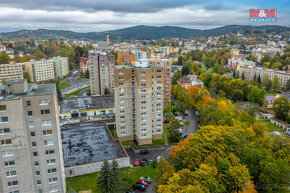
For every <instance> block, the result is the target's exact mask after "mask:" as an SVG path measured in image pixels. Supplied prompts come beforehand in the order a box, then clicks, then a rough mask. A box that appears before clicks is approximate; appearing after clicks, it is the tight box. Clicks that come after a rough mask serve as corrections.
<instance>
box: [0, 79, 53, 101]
mask: <svg viewBox="0 0 290 193" xmlns="http://www.w3.org/2000/svg"><path fill="white" fill-rule="evenodd" d="M23 82H24V80H11V81H6V83H7V84H11V83H23ZM55 87H56V86H55V84H39V85H36V84H28V90H27V91H26V92H22V93H8V92H6V90H5V86H4V85H1V86H0V91H1V93H0V101H3V100H19V99H20V98H22V97H28V96H42V95H53V94H54V92H55Z"/></svg>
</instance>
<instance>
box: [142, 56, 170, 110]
mask: <svg viewBox="0 0 290 193" xmlns="http://www.w3.org/2000/svg"><path fill="white" fill-rule="evenodd" d="M148 64H149V65H153V66H159V67H162V68H163V76H164V104H165V103H166V102H167V101H170V100H171V61H170V60H167V59H160V60H148Z"/></svg>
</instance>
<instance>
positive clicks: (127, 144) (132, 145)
mask: <svg viewBox="0 0 290 193" xmlns="http://www.w3.org/2000/svg"><path fill="white" fill-rule="evenodd" d="M121 143H122V145H123V146H124V147H129V146H131V147H133V148H134V149H138V147H137V145H136V144H135V143H134V142H133V141H123V142H121Z"/></svg>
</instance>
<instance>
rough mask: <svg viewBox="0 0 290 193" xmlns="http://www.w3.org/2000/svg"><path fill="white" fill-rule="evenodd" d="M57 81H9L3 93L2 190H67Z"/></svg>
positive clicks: (0, 108)
mask: <svg viewBox="0 0 290 193" xmlns="http://www.w3.org/2000/svg"><path fill="white" fill-rule="evenodd" d="M57 115H58V104H57V94H56V86H55V84H41V85H34V84H27V81H26V80H15V81H7V82H5V87H4V88H3V86H2V87H1V94H0V151H1V154H0V168H1V169H0V192H1V193H2V192H3V193H10V192H13V193H17V192H19V193H22V192H23V193H28V192H29V193H40V192H43V193H44V192H62V193H65V176H64V165H63V155H62V145H61V134H60V126H59V120H58V116H57Z"/></svg>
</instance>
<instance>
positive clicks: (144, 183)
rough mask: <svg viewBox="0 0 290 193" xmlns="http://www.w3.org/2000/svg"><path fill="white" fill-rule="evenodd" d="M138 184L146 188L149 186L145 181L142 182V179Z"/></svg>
mask: <svg viewBox="0 0 290 193" xmlns="http://www.w3.org/2000/svg"><path fill="white" fill-rule="evenodd" d="M137 184H142V185H144V186H147V185H148V183H147V182H145V181H144V180H141V179H140V180H138V181H137Z"/></svg>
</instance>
